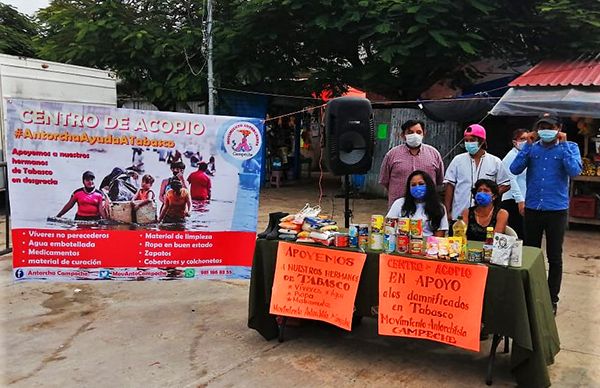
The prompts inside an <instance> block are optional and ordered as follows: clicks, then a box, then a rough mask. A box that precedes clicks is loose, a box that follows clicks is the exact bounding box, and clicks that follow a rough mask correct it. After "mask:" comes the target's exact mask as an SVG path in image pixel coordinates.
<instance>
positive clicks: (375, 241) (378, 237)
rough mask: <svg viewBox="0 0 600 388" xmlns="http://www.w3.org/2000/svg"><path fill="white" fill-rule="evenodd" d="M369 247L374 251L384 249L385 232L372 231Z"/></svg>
mask: <svg viewBox="0 0 600 388" xmlns="http://www.w3.org/2000/svg"><path fill="white" fill-rule="evenodd" d="M369 248H370V249H371V250H372V251H382V250H383V233H371V236H370V237H369Z"/></svg>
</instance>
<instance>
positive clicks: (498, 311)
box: [248, 239, 560, 387]
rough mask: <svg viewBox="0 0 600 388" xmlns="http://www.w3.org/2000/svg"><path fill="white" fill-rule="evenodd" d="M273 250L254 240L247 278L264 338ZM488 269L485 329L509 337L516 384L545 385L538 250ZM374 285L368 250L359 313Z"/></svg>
mask: <svg viewBox="0 0 600 388" xmlns="http://www.w3.org/2000/svg"><path fill="white" fill-rule="evenodd" d="M477 244H478V243H474V245H477ZM277 246H278V241H269V240H262V239H259V240H257V241H256V248H255V251H254V261H253V263H252V277H251V280H250V301H249V312H248V327H250V328H252V329H256V330H257V331H258V332H259V333H260V334H261V335H262V336H263V337H264V338H265V339H267V340H269V339H273V338H276V337H277V335H278V330H277V323H276V321H275V316H273V315H270V314H269V305H270V302H271V288H272V287H273V278H274V276H275V262H276V259H277ZM331 249H338V248H331ZM488 267H489V272H488V278H487V283H486V288H485V297H484V309H483V322H484V327H485V331H486V332H488V333H494V334H500V335H502V336H509V337H510V338H512V339H513V343H512V351H511V370H512V372H513V374H514V375H515V378H516V380H517V383H518V384H519V386H523V387H548V386H550V378H549V375H548V369H547V365H550V364H552V363H553V362H554V356H555V355H556V354H557V353H558V351H559V350H560V346H559V345H560V343H559V339H558V331H557V329H556V323H555V321H554V316H553V315H552V305H551V302H550V293H549V291H548V283H547V281H546V270H545V267H544V256H543V254H542V251H541V250H540V249H538V248H532V247H524V248H523V266H522V267H521V268H502V267H498V266H495V265H489V266H488ZM378 284H379V253H378V252H367V260H366V262H365V266H364V268H363V271H362V275H361V279H360V283H359V286H358V292H357V295H356V302H355V305H356V310H357V313H358V314H360V315H362V316H369V315H371V307H372V306H377V305H378V304H379V287H378Z"/></svg>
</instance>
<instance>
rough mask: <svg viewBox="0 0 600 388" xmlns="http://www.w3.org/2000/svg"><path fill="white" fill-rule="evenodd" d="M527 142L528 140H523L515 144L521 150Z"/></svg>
mask: <svg viewBox="0 0 600 388" xmlns="http://www.w3.org/2000/svg"><path fill="white" fill-rule="evenodd" d="M525 144H527V140H523V141H518V142H516V144H515V148H516V149H518V150H519V151H520V150H522V149H523V146H524V145H525Z"/></svg>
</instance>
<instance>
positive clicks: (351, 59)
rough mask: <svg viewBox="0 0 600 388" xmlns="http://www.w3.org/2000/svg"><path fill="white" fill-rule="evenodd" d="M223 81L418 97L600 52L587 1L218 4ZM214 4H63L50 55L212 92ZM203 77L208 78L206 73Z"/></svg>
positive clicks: (52, 17) (130, 87)
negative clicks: (479, 73)
mask: <svg viewBox="0 0 600 388" xmlns="http://www.w3.org/2000/svg"><path fill="white" fill-rule="evenodd" d="M214 3H215V14H214V47H215V50H214V54H215V61H214V63H215V73H216V80H217V84H218V85H219V86H221V87H228V88H238V89H248V90H259V91H265V92H275V93H285V94H294V95H308V94H309V93H310V92H311V91H318V90H321V88H324V87H331V88H333V89H334V90H336V91H341V90H343V89H344V88H345V87H346V86H347V85H352V86H355V87H359V88H363V89H366V90H370V91H374V92H378V93H380V94H384V95H387V96H388V97H392V98H396V97H401V98H414V97H418V96H419V94H420V93H421V92H422V91H423V90H425V89H427V88H428V87H429V86H430V85H432V84H433V83H435V82H436V81H438V80H440V79H442V78H452V79H456V80H466V79H467V78H468V77H469V76H472V75H471V74H470V73H469V66H467V65H468V64H469V63H472V62H473V61H476V60H479V59H482V58H498V59H502V60H504V61H505V62H506V63H511V62H513V61H519V60H520V61H523V60H527V61H529V62H530V63H535V62H537V61H538V60H540V59H543V58H548V57H559V58H573V57H574V56H576V54H577V53H580V52H585V51H590V50H597V49H598V47H600V33H599V32H600V2H597V1H595V2H590V1H587V0H545V1H541V0H521V1H519V2H515V1H512V0H510V1H509V0H462V1H456V0H214ZM204 5H205V1H202V0H184V1H176V0H121V1H118V0H99V1H94V0H54V1H53V2H52V4H51V5H50V7H48V8H46V9H45V10H43V11H41V12H40V13H39V18H40V21H41V25H42V26H43V30H42V35H41V37H40V38H39V39H38V40H37V42H38V44H39V54H40V55H41V56H42V57H44V58H47V59H53V60H58V61H63V62H70V63H76V64H81V65H86V66H96V67H105V68H110V69H113V70H115V71H116V72H117V73H118V75H119V77H120V78H121V79H122V80H123V84H122V85H121V87H122V89H121V91H128V92H129V93H130V94H135V93H134V91H135V92H137V94H139V95H141V96H145V97H146V98H148V99H149V100H151V101H152V102H154V103H155V104H157V105H158V106H159V107H161V108H164V107H172V106H173V105H174V103H175V102H178V101H186V100H189V99H196V98H201V97H202V96H205V95H206V68H205V64H206V55H205V54H206V52H205V39H204V38H205V34H204V31H205V27H206V23H205V22H206V17H205V10H204ZM198 72H200V73H201V74H198Z"/></svg>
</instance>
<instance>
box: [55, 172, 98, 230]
mask: <svg viewBox="0 0 600 388" xmlns="http://www.w3.org/2000/svg"><path fill="white" fill-rule="evenodd" d="M94 179H96V177H95V176H94V173H93V172H91V171H86V172H84V173H83V176H82V177H81V180H82V181H83V187H81V188H79V189H77V190H75V191H74V192H73V194H72V195H71V198H70V199H69V201H68V202H67V203H66V204H65V206H64V207H63V208H62V209H61V211H59V212H58V214H57V215H56V217H57V218H60V217H62V216H63V215H64V214H66V213H67V212H68V211H69V210H71V209H72V208H73V206H75V204H77V213H75V220H78V221H97V220H99V219H101V218H107V212H106V210H107V209H106V207H107V200H106V197H105V195H104V193H102V191H100V190H98V189H96V186H95V184H94Z"/></svg>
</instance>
